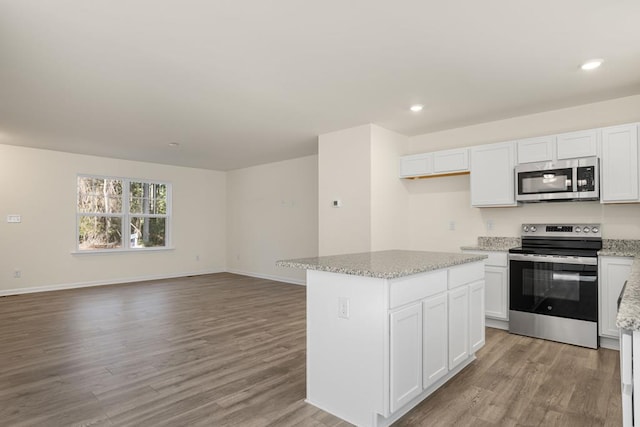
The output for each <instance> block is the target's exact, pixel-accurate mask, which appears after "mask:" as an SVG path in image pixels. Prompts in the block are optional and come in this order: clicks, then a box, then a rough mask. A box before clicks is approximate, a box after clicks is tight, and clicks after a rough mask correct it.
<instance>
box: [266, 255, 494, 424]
mask: <svg viewBox="0 0 640 427" xmlns="http://www.w3.org/2000/svg"><path fill="white" fill-rule="evenodd" d="M484 258H486V256H484V255H464V254H454V253H443V252H419V251H381V252H366V253H359V254H347V255H335V256H326V257H314V258H303V259H295V260H285V261H278V263H277V264H278V265H279V266H282V267H292V268H302V269H306V270H307V402H308V403H310V404H312V405H314V406H316V407H318V408H320V409H323V410H325V411H327V412H330V413H332V414H334V415H336V416H338V417H340V418H342V419H344V420H346V421H348V422H350V423H353V424H355V425H358V426H376V427H377V426H388V425H390V424H391V423H393V422H394V421H396V420H397V419H398V418H400V417H401V416H402V415H404V414H405V413H406V412H408V411H409V410H410V409H411V408H413V407H414V406H416V405H417V404H418V403H419V402H420V401H422V400H423V399H425V398H426V397H427V396H429V395H430V394H431V393H433V392H434V391H435V390H437V389H438V388H439V387H440V386H442V385H443V384H444V383H445V382H446V381H448V380H449V379H450V378H452V377H453V376H455V375H456V374H457V373H458V372H460V371H461V370H462V369H463V368H464V367H465V366H467V365H468V364H469V363H471V362H472V361H473V360H474V359H475V352H476V351H477V350H478V349H480V348H481V347H482V346H483V345H484V263H483V259H484Z"/></svg>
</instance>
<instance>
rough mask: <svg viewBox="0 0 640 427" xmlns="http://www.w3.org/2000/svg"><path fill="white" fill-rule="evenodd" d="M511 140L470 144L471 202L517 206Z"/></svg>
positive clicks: (513, 150)
mask: <svg viewBox="0 0 640 427" xmlns="http://www.w3.org/2000/svg"><path fill="white" fill-rule="evenodd" d="M515 165H516V152H515V143H514V142H502V143H498V144H489V145H481V146H478V147H472V148H471V206H475V207H483V206H516V198H515V172H514V167H515Z"/></svg>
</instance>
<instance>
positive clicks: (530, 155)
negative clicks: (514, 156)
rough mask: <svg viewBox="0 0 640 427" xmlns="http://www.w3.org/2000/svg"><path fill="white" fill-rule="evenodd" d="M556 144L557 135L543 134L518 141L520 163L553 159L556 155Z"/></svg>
mask: <svg viewBox="0 0 640 427" xmlns="http://www.w3.org/2000/svg"><path fill="white" fill-rule="evenodd" d="M555 146H556V137H555V136H541V137H537V138H528V139H523V140H522V141H518V142H517V147H518V163H532V162H545V161H551V160H553V157H554V151H555Z"/></svg>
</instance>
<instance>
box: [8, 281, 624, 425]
mask: <svg viewBox="0 0 640 427" xmlns="http://www.w3.org/2000/svg"><path fill="white" fill-rule="evenodd" d="M305 296H306V295H305V288H304V287H302V286H296V285H288V284H284V283H278V282H273V281H269V280H264V279H256V278H249V277H244V276H238V275H234V274H229V273H220V274H211V275H204V276H195V277H185V278H178V279H167V280H157V281H152V282H141V283H130V284H125V285H113V286H106V287H95V288H85V289H76V290H69V291H58V292H47V293H39V294H28V295H18V296H11V297H4V298H0V342H1V343H2V345H1V346H0V366H1V367H2V369H1V370H0V420H1V421H0V424H1V425H8V426H43V425H45V426H54V427H55V426H69V425H85V426H165V425H166V426H183V425H184V426H187V425H189V426H227V425H229V426H236V425H238V426H256V427H263V426H278V427H280V426H300V425H303V426H317V427H346V426H348V425H349V424H348V423H346V422H344V421H342V420H340V419H338V418H336V417H334V416H332V415H330V414H327V413H326V412H323V411H321V410H319V409H317V408H315V407H313V406H311V405H308V404H306V403H305V402H304V397H305V388H306V383H305V344H306V342H305ZM477 356H478V360H476V361H475V362H474V363H472V364H471V365H470V366H468V367H467V368H465V369H464V370H463V371H462V372H461V373H460V374H459V375H458V376H456V377H455V378H454V379H452V380H451V381H450V382H449V383H447V384H446V385H445V386H444V387H443V388H442V389H440V390H439V391H437V392H436V393H434V394H433V395H432V396H430V397H429V398H428V399H426V400H425V401H424V402H422V403H421V404H420V405H418V406H417V407H416V408H414V409H413V410H412V411H410V412H409V413H408V414H406V415H405V416H404V417H403V418H402V419H400V420H399V421H398V422H397V423H396V424H397V425H398V426H421V425H429V426H440V425H441V426H451V425H463V426H464V425H469V426H507V425H513V426H527V425H545V426H546V425H562V426H565V425H566V426H572V425H576V426H578V425H580V426H587V425H594V426H617V425H620V424H621V409H620V377H619V360H618V353H617V352H615V351H611V350H605V349H600V350H597V351H595V350H588V349H583V348H579V347H574V346H569V345H565V344H559V343H553V342H550V341H543V340H537V339H533V338H527V337H521V336H517V335H510V334H508V333H506V332H504V331H499V330H495V329H487V343H486V345H485V347H484V348H483V349H482V350H481V351H480V352H479V353H478V355H477Z"/></svg>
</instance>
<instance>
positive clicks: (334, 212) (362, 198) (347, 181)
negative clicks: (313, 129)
mask: <svg viewBox="0 0 640 427" xmlns="http://www.w3.org/2000/svg"><path fill="white" fill-rule="evenodd" d="M336 199H339V200H341V202H342V207H340V208H334V207H332V206H331V202H332V201H333V200H336ZM318 215H319V217H318V233H319V237H318V239H319V241H318V253H319V254H320V255H335V254H341V253H350V252H366V251H369V250H371V125H364V126H358V127H354V128H350V129H345V130H341V131H337V132H331V133H327V134H323V135H320V137H319V138H318Z"/></svg>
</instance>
